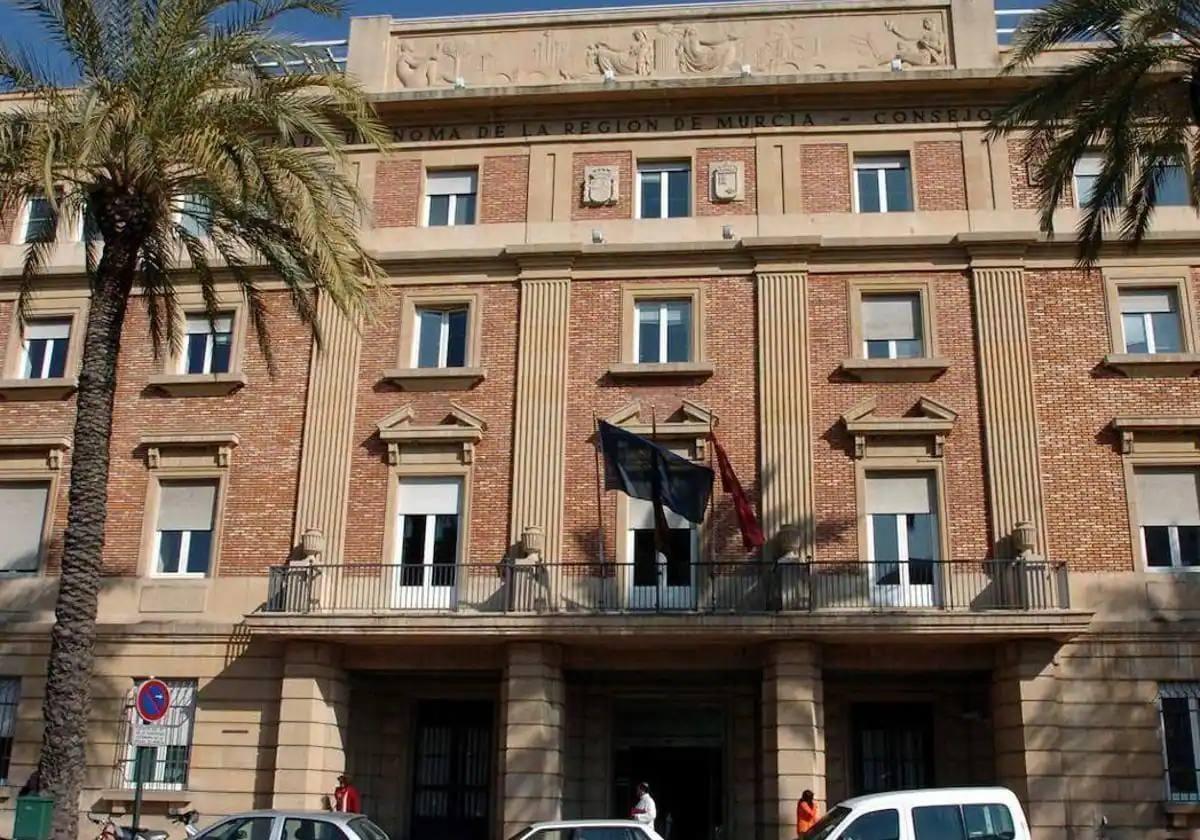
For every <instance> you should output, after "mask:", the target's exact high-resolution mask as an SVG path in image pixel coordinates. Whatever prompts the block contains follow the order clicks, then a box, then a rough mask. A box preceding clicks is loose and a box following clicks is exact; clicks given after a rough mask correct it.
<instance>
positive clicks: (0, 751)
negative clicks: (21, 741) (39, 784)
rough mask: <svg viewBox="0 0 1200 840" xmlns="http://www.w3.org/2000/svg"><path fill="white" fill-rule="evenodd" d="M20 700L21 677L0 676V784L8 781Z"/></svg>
mask: <svg viewBox="0 0 1200 840" xmlns="http://www.w3.org/2000/svg"><path fill="white" fill-rule="evenodd" d="M20 701H21V678H20V677H0V785H6V784H8V783H9V778H8V769H9V762H11V761H12V748H13V739H14V738H15V737H16V733H17V705H18V704H19V703H20Z"/></svg>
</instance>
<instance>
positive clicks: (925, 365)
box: [841, 356, 950, 382]
mask: <svg viewBox="0 0 1200 840" xmlns="http://www.w3.org/2000/svg"><path fill="white" fill-rule="evenodd" d="M949 367H950V360H949V359H944V358H942V357H940V356H922V357H921V358H917V359H843V360H842V365H841V371H842V373H844V374H846V375H847V376H849V377H852V378H854V379H857V380H858V381H859V382H930V381H932V380H934V379H936V378H937V377H939V376H941V375H942V374H943V373H945V372H946V369H947V368H949Z"/></svg>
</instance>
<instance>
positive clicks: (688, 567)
mask: <svg viewBox="0 0 1200 840" xmlns="http://www.w3.org/2000/svg"><path fill="white" fill-rule="evenodd" d="M667 550H668V551H669V552H670V554H668V556H667V586H691V585H692V530H691V528H672V529H671V539H670V542H669V544H668V546H667Z"/></svg>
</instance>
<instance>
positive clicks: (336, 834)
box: [280, 817, 346, 840]
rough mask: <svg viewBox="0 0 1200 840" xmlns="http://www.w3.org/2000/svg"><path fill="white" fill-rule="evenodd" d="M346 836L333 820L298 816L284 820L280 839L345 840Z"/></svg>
mask: <svg viewBox="0 0 1200 840" xmlns="http://www.w3.org/2000/svg"><path fill="white" fill-rule="evenodd" d="M345 837H346V834H345V832H343V831H342V830H341V829H340V828H338V827H337V826H336V825H334V824H333V823H331V822H326V821H325V820H304V819H300V818H298V817H296V818H292V819H287V820H284V821H283V836H282V837H281V838H280V840H345Z"/></svg>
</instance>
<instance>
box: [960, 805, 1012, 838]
mask: <svg viewBox="0 0 1200 840" xmlns="http://www.w3.org/2000/svg"><path fill="white" fill-rule="evenodd" d="M962 811H963V821H964V822H965V823H966V826H967V837H969V838H971V840H1013V838H1015V837H1016V836H1017V829H1016V826H1014V825H1013V818H1012V813H1011V812H1010V811H1009V810H1008V806H1007V805H964V806H963V807H962Z"/></svg>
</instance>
